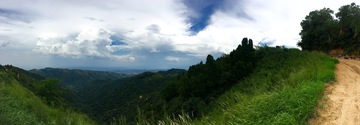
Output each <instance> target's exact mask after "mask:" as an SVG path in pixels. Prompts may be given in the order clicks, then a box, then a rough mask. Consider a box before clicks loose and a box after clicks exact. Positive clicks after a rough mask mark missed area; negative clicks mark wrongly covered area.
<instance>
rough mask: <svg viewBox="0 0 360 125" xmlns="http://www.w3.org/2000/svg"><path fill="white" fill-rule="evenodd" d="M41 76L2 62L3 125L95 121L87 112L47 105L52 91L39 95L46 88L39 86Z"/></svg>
mask: <svg viewBox="0 0 360 125" xmlns="http://www.w3.org/2000/svg"><path fill="white" fill-rule="evenodd" d="M42 80H44V78H43V77H41V76H39V75H37V74H32V73H30V72H27V71H25V70H23V69H20V68H17V67H14V66H11V65H6V66H1V65H0V112H1V115H0V124H1V125H11V124H37V125H41V124H55V125H57V124H59V125H60V124H74V125H80V124H88V125H92V124H95V122H94V121H92V120H90V119H89V118H88V117H87V116H86V115H83V114H79V113H76V112H74V111H72V110H71V109H61V108H60V107H54V106H50V105H48V104H47V103H46V102H47V101H46V100H48V99H49V98H48V97H50V96H52V95H45V96H39V93H42V92H43V91H41V89H37V88H39V87H40V85H42V84H40V83H39V82H41V81H42ZM54 89H55V90H58V89H59V88H54ZM50 91H52V90H50ZM48 94H49V93H48ZM46 98H47V99H46Z"/></svg>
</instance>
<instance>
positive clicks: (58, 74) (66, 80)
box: [30, 68, 127, 90]
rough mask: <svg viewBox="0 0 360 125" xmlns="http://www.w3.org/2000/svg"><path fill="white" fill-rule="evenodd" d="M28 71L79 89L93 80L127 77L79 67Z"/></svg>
mask: <svg viewBox="0 0 360 125" xmlns="http://www.w3.org/2000/svg"><path fill="white" fill-rule="evenodd" d="M30 72H32V73H35V74H39V75H41V76H43V77H46V78H58V79H60V80H61V83H62V84H64V85H66V86H67V87H69V88H72V89H75V90H79V89H82V88H83V87H85V86H87V84H90V83H91V82H92V81H94V80H100V79H103V80H104V79H110V80H115V79H119V78H123V77H127V75H125V74H119V73H113V72H107V71H90V70H79V69H60V68H44V69H33V70H30Z"/></svg>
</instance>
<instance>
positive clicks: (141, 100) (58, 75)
mask: <svg viewBox="0 0 360 125" xmlns="http://www.w3.org/2000/svg"><path fill="white" fill-rule="evenodd" d="M336 63H337V60H336V59H333V58H331V57H329V56H327V55H325V54H322V53H318V52H306V51H300V50H298V49H288V48H272V47H257V48H253V45H252V40H251V39H247V38H244V39H243V41H242V44H241V45H239V46H238V47H237V48H236V49H234V50H233V51H232V52H231V53H229V54H225V55H223V56H221V57H219V58H217V59H214V58H213V56H212V55H208V56H207V58H206V62H202V61H201V62H199V63H198V64H195V65H192V66H190V67H189V70H187V71H186V70H182V69H170V70H167V71H159V72H144V73H141V74H138V75H133V76H126V75H121V74H116V73H109V72H96V71H84V70H68V69H53V68H45V69H42V70H31V71H25V70H22V69H20V68H16V67H14V66H0V78H1V79H0V87H1V88H0V94H2V95H3V96H1V97H0V101H1V102H0V103H1V104H0V111H1V112H3V111H4V113H3V114H5V115H4V116H5V117H2V115H1V116H0V123H4V124H18V123H19V124H22V122H24V123H29V124H33V123H34V124H38V123H40V122H42V121H43V123H44V124H46V123H49V122H51V120H52V119H54V120H55V121H56V124H62V123H64V122H67V121H68V122H67V123H69V122H75V123H74V124H93V121H92V120H94V121H96V123H97V124H306V123H307V121H308V119H309V118H311V117H313V116H314V114H315V111H316V107H317V105H318V102H319V100H320V99H321V98H322V96H323V93H324V88H325V84H324V83H329V82H332V81H334V80H335V75H334V69H335V64H336ZM59 79H60V80H62V81H59ZM9 83H10V84H9ZM25 91H26V92H25ZM18 94H20V95H18ZM21 94H22V95H21ZM19 104H20V105H19ZM34 105H38V106H39V107H37V106H35V107H34ZM35 109H36V110H35ZM37 109H39V110H37ZM62 110H65V111H66V112H65V113H64V112H63V111H62ZM16 111H19V112H16ZM39 111H40V113H39ZM51 111H53V112H55V113H58V114H51V113H50V114H49V112H51ZM75 111H77V112H79V111H80V112H82V113H84V114H86V116H85V115H81V114H78V113H75ZM16 113H18V114H20V115H19V116H20V118H18V117H16V116H17V115H16ZM22 113H25V114H22ZM14 114H15V115H14ZM42 115H44V116H42ZM65 115H66V116H65ZM28 116H29V117H28ZM69 117H71V118H69ZM88 117H89V118H91V119H92V120H89V118H88ZM64 118H65V119H64ZM24 119H26V120H24ZM28 120H29V121H28ZM15 121H20V122H15Z"/></svg>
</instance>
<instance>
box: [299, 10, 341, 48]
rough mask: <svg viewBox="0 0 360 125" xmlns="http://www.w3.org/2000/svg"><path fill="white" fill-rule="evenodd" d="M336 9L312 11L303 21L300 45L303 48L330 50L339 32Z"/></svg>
mask: <svg viewBox="0 0 360 125" xmlns="http://www.w3.org/2000/svg"><path fill="white" fill-rule="evenodd" d="M333 13H334V11H333V10H331V9H329V8H323V9H321V10H315V11H311V12H310V13H309V15H307V16H306V17H305V20H303V21H302V22H301V27H302V30H301V32H300V36H301V39H302V40H301V41H300V42H299V43H298V45H299V46H300V47H301V48H302V49H303V50H321V51H329V50H330V49H332V47H334V46H332V43H334V41H335V39H336V38H335V37H336V36H337V35H336V32H338V28H336V26H337V23H338V22H337V20H335V19H334V18H333Z"/></svg>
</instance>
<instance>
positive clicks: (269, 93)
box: [193, 52, 338, 125]
mask: <svg viewBox="0 0 360 125" xmlns="http://www.w3.org/2000/svg"><path fill="white" fill-rule="evenodd" d="M270 61H271V60H270ZM273 61H277V62H276V63H280V64H282V65H281V66H268V67H267V68H266V67H260V68H262V69H261V70H258V71H257V72H256V73H254V74H253V75H252V76H250V77H249V78H247V79H246V80H244V81H241V82H239V83H238V84H237V85H236V86H235V87H233V88H232V89H231V90H230V91H228V92H226V93H225V94H223V95H222V96H221V97H220V98H219V99H218V100H217V101H215V102H214V103H213V104H212V107H214V108H213V109H214V110H213V111H212V112H210V113H209V114H207V115H206V116H205V117H203V118H201V119H198V120H195V122H193V124H259V125H260V124H261V125H270V124H286V125H287V124H291V125H296V124H307V119H309V118H310V117H313V115H314V114H315V111H316V107H317V104H318V101H319V99H320V98H321V97H322V96H323V93H324V88H325V83H328V82H331V81H334V80H335V75H334V69H335V64H336V63H337V62H338V61H337V60H336V59H332V58H330V57H328V56H326V55H323V54H321V53H317V52H293V53H291V55H289V58H287V59H284V60H273ZM244 85H248V87H244Z"/></svg>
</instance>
